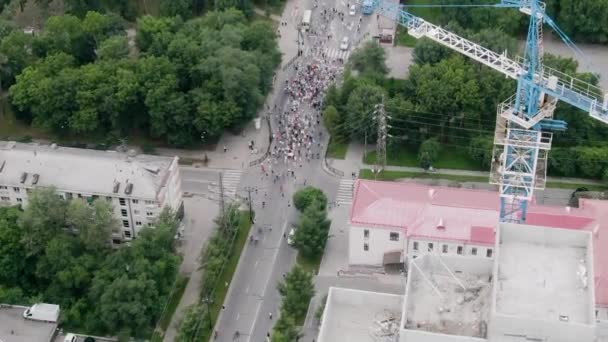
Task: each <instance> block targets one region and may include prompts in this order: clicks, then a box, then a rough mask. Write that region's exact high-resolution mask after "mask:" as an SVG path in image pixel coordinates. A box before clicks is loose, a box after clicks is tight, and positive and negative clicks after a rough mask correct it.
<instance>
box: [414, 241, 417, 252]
mask: <svg viewBox="0 0 608 342" xmlns="http://www.w3.org/2000/svg"><path fill="white" fill-rule="evenodd" d="M414 250H415V251H417V250H418V241H414Z"/></svg>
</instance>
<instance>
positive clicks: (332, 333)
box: [317, 287, 403, 342]
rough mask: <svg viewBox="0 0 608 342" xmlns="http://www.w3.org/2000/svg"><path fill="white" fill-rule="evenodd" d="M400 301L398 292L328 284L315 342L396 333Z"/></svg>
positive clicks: (372, 341)
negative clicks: (365, 289)
mask: <svg viewBox="0 0 608 342" xmlns="http://www.w3.org/2000/svg"><path fill="white" fill-rule="evenodd" d="M402 302H403V296H400V295H394V294H387V293H378V292H369V291H360V290H353V289H345V288H338V287H330V289H329V292H328V295H327V303H326V306H325V310H324V311H323V319H322V322H321V327H320V329H319V337H318V339H317V341H318V342H335V341H348V342H378V341H384V340H383V339H381V338H383V337H390V336H398V335H399V326H400V323H399V322H400V321H401V307H402ZM393 339H394V337H393ZM387 341H388V339H387Z"/></svg>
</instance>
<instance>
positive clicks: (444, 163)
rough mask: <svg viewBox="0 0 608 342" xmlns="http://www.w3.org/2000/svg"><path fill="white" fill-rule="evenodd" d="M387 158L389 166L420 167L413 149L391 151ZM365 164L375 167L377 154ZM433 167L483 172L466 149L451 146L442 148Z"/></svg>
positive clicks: (369, 157)
mask: <svg viewBox="0 0 608 342" xmlns="http://www.w3.org/2000/svg"><path fill="white" fill-rule="evenodd" d="M386 158H387V161H386V163H387V164H388V165H395V166H412V167H420V163H419V162H418V153H417V152H415V151H413V150H411V149H407V148H402V149H400V150H396V149H392V150H391V149H389V150H388V151H387V156H386ZM363 162H364V163H366V164H369V165H373V164H374V163H375V162H376V152H375V151H373V152H371V153H368V154H367V157H366V158H365V159H364V160H363ZM433 167H434V168H437V169H453V170H475V171H483V168H482V167H481V165H479V164H478V163H477V162H475V161H474V160H472V159H471V158H470V157H469V155H468V153H467V151H466V150H465V149H462V148H454V147H449V146H442V147H441V151H440V152H439V158H437V161H436V162H435V163H434V164H433Z"/></svg>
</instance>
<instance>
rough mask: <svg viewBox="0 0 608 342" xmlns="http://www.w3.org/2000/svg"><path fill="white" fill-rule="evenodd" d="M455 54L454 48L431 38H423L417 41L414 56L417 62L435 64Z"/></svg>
mask: <svg viewBox="0 0 608 342" xmlns="http://www.w3.org/2000/svg"><path fill="white" fill-rule="evenodd" d="M452 54H453V52H452V50H450V49H449V48H447V47H445V46H442V45H440V44H438V43H436V42H434V41H432V40H430V39H429V38H422V39H419V40H418V41H417V42H416V46H415V47H414V51H413V52H412V56H413V58H414V63H416V64H427V63H428V64H435V63H438V62H439V61H441V60H443V59H446V58H448V57H449V56H451V55H452Z"/></svg>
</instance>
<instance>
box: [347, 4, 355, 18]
mask: <svg viewBox="0 0 608 342" xmlns="http://www.w3.org/2000/svg"><path fill="white" fill-rule="evenodd" d="M348 14H350V15H351V16H354V15H355V14H357V7H356V6H355V5H351V6H350V10H349V11H348Z"/></svg>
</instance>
